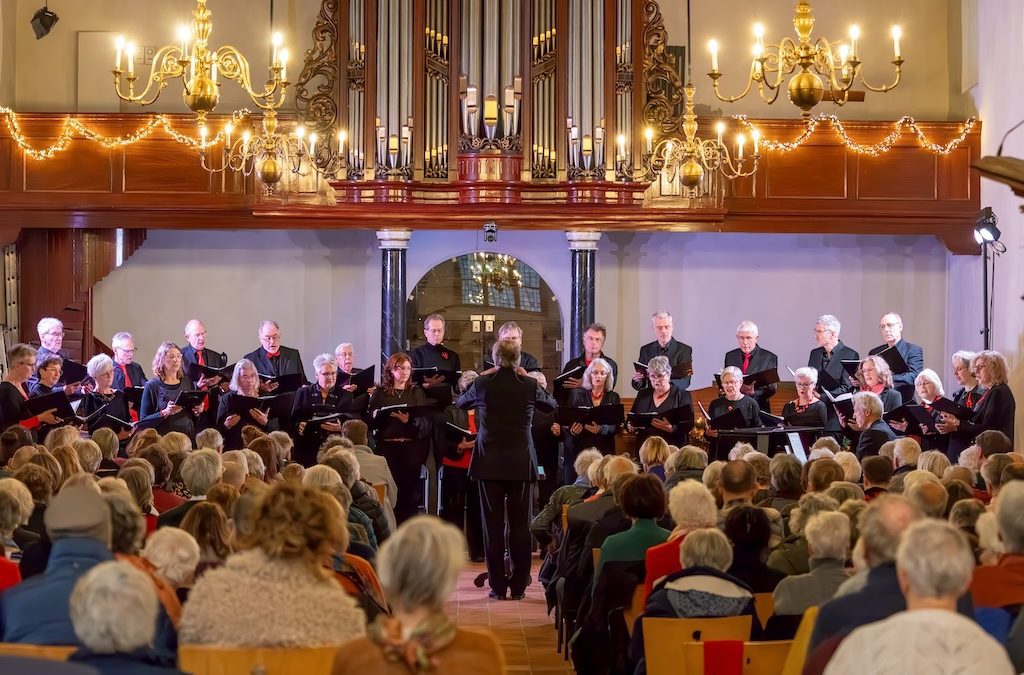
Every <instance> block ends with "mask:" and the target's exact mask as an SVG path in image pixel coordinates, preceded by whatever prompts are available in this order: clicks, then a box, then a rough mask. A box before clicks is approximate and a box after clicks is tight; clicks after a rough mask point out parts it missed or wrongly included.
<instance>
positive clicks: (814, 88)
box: [708, 0, 903, 118]
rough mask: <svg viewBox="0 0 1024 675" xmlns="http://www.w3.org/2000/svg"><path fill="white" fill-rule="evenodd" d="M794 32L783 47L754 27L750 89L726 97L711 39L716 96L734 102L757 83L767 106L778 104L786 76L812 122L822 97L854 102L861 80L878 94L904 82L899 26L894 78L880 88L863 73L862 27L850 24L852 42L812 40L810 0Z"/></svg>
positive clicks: (803, 3)
mask: <svg viewBox="0 0 1024 675" xmlns="http://www.w3.org/2000/svg"><path fill="white" fill-rule="evenodd" d="M793 28H795V29H796V34H797V38H798V39H797V40H796V41H794V40H793V39H792V38H789V37H784V38H782V40H780V41H779V43H778V44H765V41H764V26H762V25H761V24H755V26H754V46H753V51H752V56H753V57H752V60H751V63H750V74H749V76H748V78H747V86H746V88H745V89H744V90H743V91H742V92H741V93H740V94H738V95H736V96H723V95H722V93H721V91H720V90H719V87H718V80H719V79H721V77H722V75H723V73H722V71H720V70H719V69H718V42H717V41H716V40H711V41H710V42H709V43H708V49H709V50H710V51H711V72H710V73H708V77H710V78H711V83H712V85H713V87H714V90H715V96H717V97H718V98H719V100H721V101H725V102H726V103H733V102H735V101H738V100H740V99H741V98H743V97H745V96H746V95H747V94H748V93H750V90H751V89H752V88H753V87H754V86H755V85H756V86H757V91H758V93H759V94H760V96H761V98H762V99H763V100H764V101H765V102H766V103H769V104H771V103H774V102H775V100H776V99H777V98H778V96H779V92H780V91H782V89H783V86H784V84H785V82H784V80H785V79H786V77H787V76H789V75H790V74H792V73H794V71H796V70H797V68H799V72H796V74H794V75H793V76H792V77H791V78H789V84H788V85H785V88H786V90H787V91H788V92H789V98H790V100H791V101H792V102H793V104H794V105H795V106H797V107H798V108H800V110H801V111H802V114H803V116H804V117H805V118H809V117H810V115H811V110H812V109H813V108H814V106H816V105H818V103H820V102H821V101H822V99H823V98H829V99H830V100H832V101H833V102H835V104H836V105H843V104H844V103H846V102H847V100H849V92H850V89H851V88H852V87H853V85H854V84H855V83H856V81H857V80H858V79H859V80H860V82H861V84H862V85H864V87H865V88H867V89H869V90H871V91H874V92H887V91H889V90H890V89H894V88H895V87H896V86H897V85H898V84H899V83H900V76H901V73H902V66H903V58H902V56H901V53H900V39H901V38H902V36H903V33H902V30H901V29H900V27H899V26H893V27H892V32H891V35H892V40H893V60H892V65H893V67H894V68H895V71H896V74H895V78H894V79H893V81H892V82H891V83H890V84H885V85H882V86H879V87H876V86H873V85H871V84H869V83H868V82H867V81H866V80H865V79H864V73H863V72H862V70H861V65H862V63H863V62H862V61H861V60H860V52H859V50H858V48H857V47H858V45H857V42H858V40H859V39H860V28H859V27H857V26H855V25H854V26H851V27H850V32H849V38H848V40H837V41H831V42H830V41H829V40H826V39H825V38H818V39H817V40H815V41H813V42H812V41H811V31H812V30H813V29H814V10H813V9H811V5H810V3H809V2H808V0H799V2H798V3H797V6H796V8H795V14H794V16H793Z"/></svg>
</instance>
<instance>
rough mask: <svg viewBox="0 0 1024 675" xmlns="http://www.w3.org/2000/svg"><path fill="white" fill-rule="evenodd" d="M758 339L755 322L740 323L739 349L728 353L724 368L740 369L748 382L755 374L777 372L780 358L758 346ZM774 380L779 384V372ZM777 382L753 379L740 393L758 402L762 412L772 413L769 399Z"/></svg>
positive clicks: (743, 385) (737, 328)
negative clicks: (733, 367) (750, 376)
mask: <svg viewBox="0 0 1024 675" xmlns="http://www.w3.org/2000/svg"><path fill="white" fill-rule="evenodd" d="M757 338H758V330H757V324H756V323H754V322H753V321H742V322H740V325H739V326H737V327H736V342H737V343H738V344H739V349H733V350H732V351H729V352H726V354H725V363H724V364H723V366H735V367H737V368H739V369H740V372H741V373H742V374H743V375H744V380H746V376H748V375H754V374H755V373H766V372H768V371H777V370H778V368H779V357H777V356H776V355H775V354H773V353H772V352H770V351H768V350H767V349H762V348H761V346H760V345H758V344H757ZM769 379H772V378H769ZM773 379H774V380H775V382H778V379H779V377H778V373H777V372H776V374H775V376H774V378H773ZM775 382H769V381H768V380H767V379H766V380H764V381H763V382H762V381H760V380H757V379H755V378H752V379H751V382H750V383H749V384H748V383H747V382H746V381H744V382H743V384H742V386H741V387H740V391H741V392H743V393H744V394H745V395H747V396H750V397H751V398H753V399H754V400H755V401H757V404H758V406H760V407H761V410H763V411H765V412H771V404H770V403H769V399H771V397H772V396H774V395H775V390H776V384H775Z"/></svg>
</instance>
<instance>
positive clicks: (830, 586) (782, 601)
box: [773, 511, 850, 615]
mask: <svg viewBox="0 0 1024 675" xmlns="http://www.w3.org/2000/svg"><path fill="white" fill-rule="evenodd" d="M803 534H804V537H805V538H806V540H807V552H808V558H809V561H810V564H809V570H808V572H806V573H804V574H794V575H792V576H787V577H785V578H784V579H782V580H781V581H780V582H779V584H778V586H776V587H775V592H774V596H773V597H774V599H775V614H778V615H802V614H803V613H804V612H805V611H807V609H808V608H809V607H820V606H821V605H824V604H825V603H826V602H828V601H829V600H831V599H832V596H833V595H835V592H836V590H837V589H838V588H839V585H840V584H842V583H843V582H844V581H845V580H846V578H847V576H848V574H847V572H846V559H847V558H848V557H849V555H850V519H849V518H847V517H846V515H844V514H842V513H838V512H835V511H823V512H821V513H818V514H816V515H814V516H812V517H811V518H810V519H809V520H808V521H807V525H806V527H804V530H803Z"/></svg>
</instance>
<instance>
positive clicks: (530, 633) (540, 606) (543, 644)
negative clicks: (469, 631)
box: [448, 564, 574, 675]
mask: <svg viewBox="0 0 1024 675" xmlns="http://www.w3.org/2000/svg"><path fill="white" fill-rule="evenodd" d="M536 570H537V566H536V565H534V575H533V576H534V578H535V579H536V577H537V574H536ZM483 571H484V566H483V565H482V564H475V565H470V567H469V568H467V569H466V570H464V571H463V572H462V574H460V575H459V585H458V589H457V590H456V594H455V597H454V598H453V599H452V602H451V604H450V605H449V607H448V611H449V612H450V614H449V616H454V617H457V619H456V620H457V621H458V624H459V625H460V626H467V627H477V628H479V627H486V628H490V629H491V630H492V631H493V632H494V634H495V635H496V636H497V638H498V642H500V643H501V646H502V648H504V650H505V661H506V663H507V664H508V672H509V673H517V674H519V673H561V674H565V675H571V674H572V673H573V672H574V671H573V669H572V666H571V664H570V663H569V662H568V661H563V660H562V656H561V654H559V653H557V652H556V651H555V624H554V621H553V619H552V618H551V617H549V616H548V615H547V613H546V605H545V602H544V590H543V588H542V587H541V586H540V584H539V583H537V582H536V581H535V582H534V583H533V585H532V586H530V587H529V588H527V589H526V599H524V600H520V601H518V602H512V601H510V600H490V599H488V597H487V591H488V588H487V586H486V585H485V586H484V587H483V588H477V587H476V586H474V585H473V579H474V578H475V577H476V576H477V575H478V574H480V573H481V572H483Z"/></svg>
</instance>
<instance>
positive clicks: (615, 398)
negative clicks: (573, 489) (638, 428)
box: [538, 387, 671, 485]
mask: <svg viewBox="0 0 1024 675" xmlns="http://www.w3.org/2000/svg"><path fill="white" fill-rule="evenodd" d="M639 398H640V395H637V399H639ZM651 400H652V402H653V400H654V399H653V397H652V398H651ZM621 402H622V400H621V399H620V398H619V395H618V394H617V393H615V392H614V391H608V392H605V394H604V398H602V399H601V405H616V404H619V403H621ZM568 405H569V406H573V407H590V406H593V405H594V402H593V400H591V398H590V391H589V390H587V389H583V388H582V387H581V388H579V389H572V390H570V393H569V402H568ZM661 409H662V410H670V409H671V408H664V407H662V408H661ZM633 410H636V405H635V404H634V406H633ZM549 426H550V425H549ZM618 431H619V428H618V427H617V426H615V425H613V424H603V425H601V431H600V432H598V433H596V434H592V433H590V432H589V431H587V430H586V429H584V430H583V431H581V432H580V434H579V435H578V436H573V435H572V434H571V433H569V429H568V428H567V427H563V428H562V438H563V445H564V448H565V452H564V459H563V462H564V464H563V475H564V478H563V480H567V479H568V478H570V477H571V478H572V480H568V482H566V485H571V484H572V483H573V481H575V480H576V472H575V471H574V470H573V468H572V465H573V463H574V462H575V461H576V456H577V455H578V454H580V452H582V451H583V450H586V449H587V448H597V449H598V450H600V451H601V454H602V455H612V454H615V434H617V433H618ZM538 452H539V450H538Z"/></svg>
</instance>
